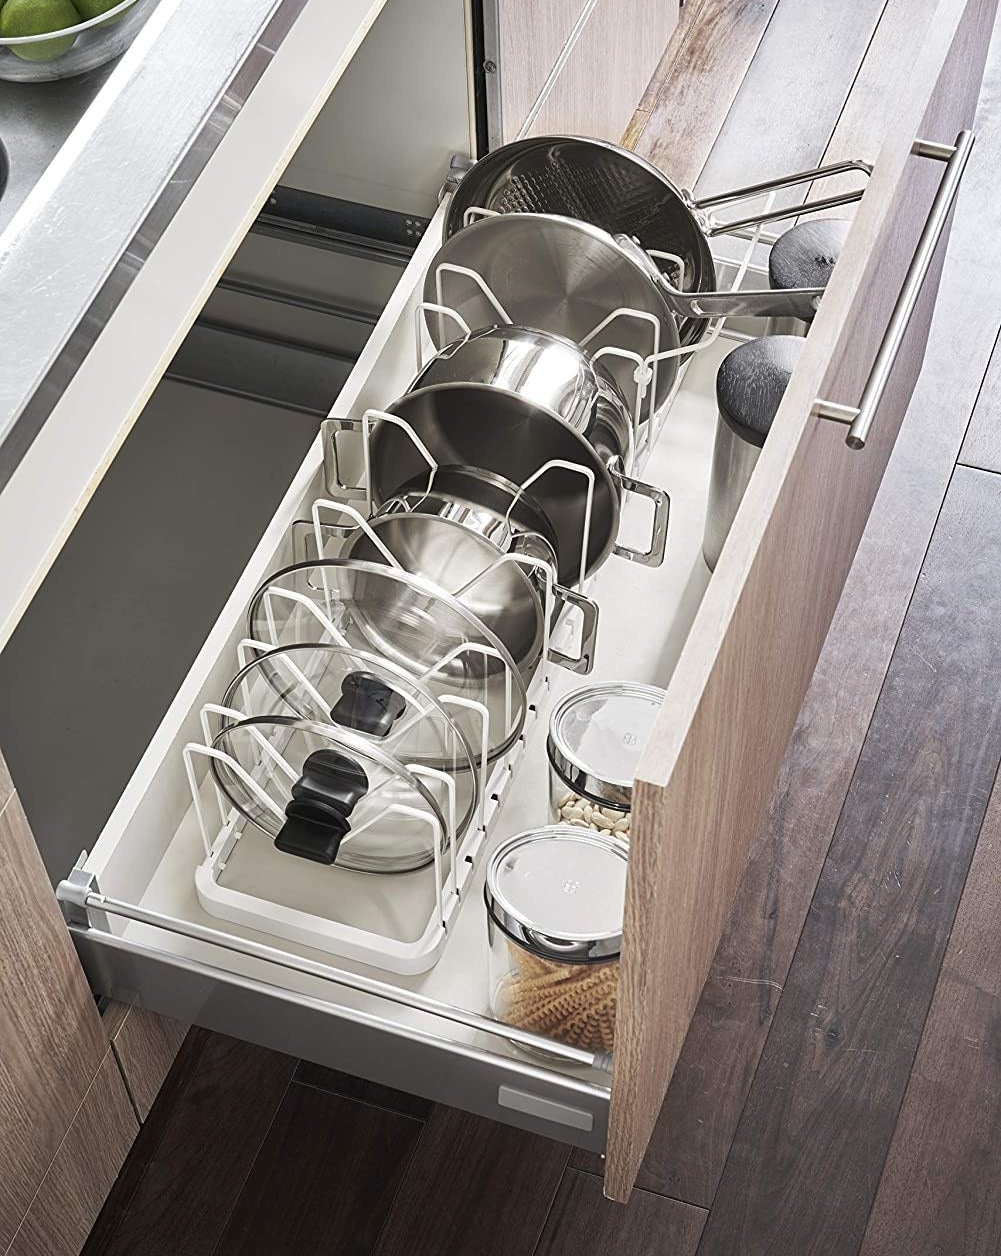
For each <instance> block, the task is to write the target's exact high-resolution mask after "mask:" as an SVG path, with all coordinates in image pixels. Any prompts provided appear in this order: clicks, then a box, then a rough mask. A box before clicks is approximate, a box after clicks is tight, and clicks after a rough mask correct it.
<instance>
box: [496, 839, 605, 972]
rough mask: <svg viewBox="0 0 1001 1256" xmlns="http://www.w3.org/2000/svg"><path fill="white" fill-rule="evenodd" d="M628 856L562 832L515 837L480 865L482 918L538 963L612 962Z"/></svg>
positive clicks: (601, 842)
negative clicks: (537, 957) (484, 915)
mask: <svg viewBox="0 0 1001 1256" xmlns="http://www.w3.org/2000/svg"><path fill="white" fill-rule="evenodd" d="M628 849H629V848H628V846H627V844H626V843H625V842H624V841H623V840H622V839H621V838H618V837H615V836H611V837H604V836H601V835H600V834H598V833H591V832H588V831H587V830H585V829H579V828H574V827H572V826H571V825H566V824H556V825H550V826H548V827H546V828H540V829H530V830H528V831H526V832H524V833H519V834H518V835H517V836H515V837H511V838H508V840H507V841H505V842H502V843H501V845H500V846H498V847H497V849H496V850H495V851H494V853H493V854H492V855H491V857H490V861H489V863H488V864H487V869H486V880H485V884H484V890H483V893H484V898H485V901H486V906H487V911H488V912H489V913H490V917H491V919H492V920H493V921H494V923H495V924H497V925H498V926H499V927H500V928H501V929H503V930H504V932H505V933H506V934H508V936H509V937H511V938H512V939H513V940H514V941H516V942H518V943H519V944H520V945H521V946H524V947H525V948H526V949H528V950H530V951H533V952H534V953H535V954H537V955H540V956H542V957H543V958H545V959H553V960H562V961H564V962H567V963H589V962H594V961H597V960H609V959H614V958H615V957H616V956H617V955H618V954H619V952H620V950H621V949H622V917H623V913H624V911H625V896H626V860H627V855H628Z"/></svg>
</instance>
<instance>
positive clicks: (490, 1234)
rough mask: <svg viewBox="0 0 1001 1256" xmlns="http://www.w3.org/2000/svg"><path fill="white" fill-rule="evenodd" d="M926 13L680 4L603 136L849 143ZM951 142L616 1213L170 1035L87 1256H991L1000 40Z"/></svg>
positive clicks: (535, 1159)
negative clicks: (970, 149)
mask: <svg viewBox="0 0 1001 1256" xmlns="http://www.w3.org/2000/svg"><path fill="white" fill-rule="evenodd" d="M928 11H929V4H928V2H927V0H921V2H920V3H914V4H909V3H903V2H902V0H861V2H860V3H859V4H858V5H841V4H833V3H829V2H828V0H822V2H821V3H818V4H817V5H813V4H811V5H808V6H807V5H802V4H800V5H797V4H796V3H795V0H755V2H754V3H743V0H740V3H737V4H733V3H730V4H719V3H717V2H716V0H688V3H687V4H686V5H685V7H684V9H683V10H682V17H683V20H682V24H681V26H680V27H679V29H678V32H677V33H676V35H675V36H674V38H673V39H672V42H671V45H670V46H669V47H668V49H667V51H666V53H665V56H664V58H663V60H662V62H661V66H660V69H659V70H658V73H657V75H656V76H655V79H654V81H653V83H652V84H651V87H650V89H649V90H648V92H647V94H646V96H645V97H644V100H643V101H642V102H641V107H640V110H639V111H638V113H637V117H636V119H634V122H633V125H632V127H631V129H630V133H629V137H628V138H629V140H630V142H631V143H634V144H635V145H636V147H637V150H638V151H639V152H641V153H642V154H643V155H645V156H647V157H649V158H651V159H652V160H654V161H656V162H658V163H659V164H662V165H663V167H664V168H665V169H667V170H668V171H669V172H670V173H671V174H672V175H673V176H674V177H675V178H676V179H677V181H679V182H681V183H686V182H687V183H695V182H696V181H698V180H699V176H700V175H701V176H702V179H701V187H703V188H704V189H705V190H706V191H709V190H715V189H716V188H717V187H718V186H719V187H722V186H727V185H728V184H734V183H737V182H741V181H747V180H750V179H752V178H755V177H757V176H759V175H763V174H768V173H772V172H774V171H776V170H780V169H783V168H791V167H792V166H794V165H796V164H797V163H799V164H809V163H811V162H817V161H820V160H821V159H823V157H824V155H825V153H826V154H828V155H830V156H835V155H836V156H842V155H845V154H846V153H847V152H854V151H856V150H857V151H860V152H861V151H863V150H864V149H865V147H866V145H871V144H872V126H873V121H874V119H875V118H877V117H878V113H879V111H880V110H882V109H886V108H892V100H893V84H892V80H891V79H889V78H888V77H887V67H888V66H890V65H893V64H896V65H898V66H901V67H902V72H903V73H906V62H907V56H908V55H909V54H908V50H909V49H913V47H914V46H916V43H918V42H920V24H921V22H923V20H924V17H925V16H926V15H927V12H928ZM766 115H767V116H766ZM977 133H978V140H977V146H976V148H975V150H974V157H973V159H972V161H971V164H970V167H969V170H968V174H967V178H966V182H965V186H964V191H963V193H962V196H961V198H960V201H959V204H958V207H957V211H956V218H955V223H954V227H953V233H952V244H951V245H950V249H949V255H948V259H947V263H946V268H945V272H944V277H943V281H942V288H941V294H940V298H939V304H938V307H937V312H936V317H935V322H934V325H933V329H932V335H931V339H930V343H929V349H928V355H927V360H926V364H925V369H924V372H923V374H922V377H921V380H920V382H919V385H918V389H917V391H916V393H915V396H914V400H913V402H912V405H911V407H910V410H909V412H908V415H907V418H906V420H905V423H904V427H903V430H902V432H901V436H900V439H899V441H898V445H897V449H896V451H895V453H894V456H893V459H892V460H891V463H890V467H889V470H888V472H887V476H886V479H885V481H884V485H883V488H882V490H881V492H880V496H879V498H878V500H877V503H876V507H875V509H874V512H873V515H872V518H871V520H870V525H869V528H868V530H867V532H866V535H865V538H864V539H863V542H862V545H861V547H860V550H859V554H858V557H857V559H856V562H855V566H854V567H853V570H852V575H851V577H850V580H849V583H848V586H847V588H846V591H845V596H844V598H843V599H842V602H841V605H840V607H839V610H838V614H837V617H836V619H835V622H834V626H833V628H832V630H831V634H830V636H829V638H828V642H827V645H826V646H825V650H824V654H823V656H822V658H821V661H820V664H819V665H818V668H817V671H816V674H815V677H814V681H813V685H812V687H811V690H810V693H809V695H808V698H807V701H806V703H805V704H804V708H803V711H802V714H801V716H800V720H799V723H798V725H797V727H796V731H795V733H794V736H793V739H792V741H791V743H790V747H789V751H788V753H787V756H786V761H785V764H784V766H783V770H782V773H781V776H780V778H779V780H778V782H777V784H776V787H775V791H774V794H773V799H772V805H771V811H770V816H769V821H768V824H767V826H766V827H765V829H764V830H763V832H762V834H761V835H760V838H759V841H758V843H757V846H756V849H755V852H754V854H753V856H752V859H751V861H750V864H749V866H748V869H747V872H746V874H745V877H744V881H743V884H742V886H741V889H740V892H739V895H738V898H737V901H736V903H735V905H734V908H733V911H732V913H731V916H730V920H729V923H728V926H727V930H726V933H725V935H724V938H723V940H722V942H721V944H720V948H719V951H718V953H717V956H716V961H715V963H714V966H713V971H712V974H711V976H710V979H709V981H708V982H707V985H706V988H705V991H704V993H703V997H702V1002H701V1004H700V1006H699V1009H698V1012H697V1014H696V1018H695V1021H694V1023H693V1025H692V1029H691V1031H690V1033H689V1036H688V1041H687V1042H686V1044H685V1050H684V1052H683V1054H682V1058H681V1061H680V1063H679V1066H678V1069H677V1071H676V1073H675V1076H674V1079H673V1081H672V1084H671V1087H670V1089H669V1091H668V1096H667V1100H666V1102H665V1105H664V1110H663V1112H662V1114H661V1119H660V1122H659V1124H658V1128H657V1132H656V1134H655V1137H654V1140H653V1143H652V1144H651V1147H650V1151H649V1153H648V1155H647V1159H646V1163H645V1165H644V1168H643V1171H642V1174H641V1177H640V1182H639V1189H638V1190H636V1191H635V1192H634V1194H633V1198H632V1200H631V1202H630V1203H629V1205H627V1206H625V1207H622V1206H619V1205H615V1204H611V1203H609V1202H608V1201H607V1200H605V1199H604V1198H603V1196H602V1194H601V1182H600V1178H599V1177H598V1176H597V1174H598V1173H600V1170H601V1165H600V1161H599V1160H598V1159H597V1158H596V1157H592V1156H588V1155H584V1154H581V1153H570V1152H568V1150H567V1149H566V1148H565V1147H562V1146H559V1145H556V1144H553V1143H549V1142H547V1141H545V1140H543V1139H540V1138H537V1137H534V1136H531V1135H528V1134H524V1133H520V1132H517V1131H514V1130H511V1129H508V1128H505V1127H501V1126H497V1125H492V1124H490V1123H488V1122H484V1121H482V1120H480V1119H478V1118H475V1117H472V1116H467V1115H465V1114H462V1113H459V1112H455V1111H453V1110H450V1109H447V1108H443V1107H440V1106H435V1105H431V1104H428V1103H426V1102H424V1101H423V1100H419V1099H414V1098H413V1097H412V1096H408V1095H404V1094H401V1093H400V1092H396V1091H393V1090H390V1089H388V1088H386V1087H377V1086H373V1085H371V1084H370V1083H366V1082H361V1081H359V1080H358V1079H355V1078H350V1077H346V1076H344V1075H343V1074H339V1073H334V1072H332V1071H330V1070H326V1069H322V1068H318V1067H317V1066H315V1065H311V1064H306V1063H297V1062H296V1061H293V1060H288V1059H286V1058H285V1057H282V1056H279V1055H275V1054H274V1053H272V1052H267V1051H262V1050H260V1049H258V1048H255V1047H250V1046H247V1045H245V1044H240V1043H234V1042H232V1041H231V1040H228V1039H224V1038H219V1037H217V1036H215V1035H210V1034H205V1033H203V1032H201V1031H192V1034H191V1035H190V1036H189V1038H188V1040H187V1042H186V1044H185V1046H184V1048H183V1050H182V1053H181V1056H180V1057H179V1059H178V1062H177V1064H176V1065H175V1067H174V1070H173V1071H172V1073H171V1076H170V1078H169V1079H168V1083H167V1085H166V1086H165V1088H164V1091H163V1092H162V1093H161V1097H160V1098H159V1099H158V1100H157V1102H156V1104H155V1105H154V1107H153V1110H152V1113H151V1115H150V1119H149V1121H148V1122H147V1124H146V1126H145V1127H144V1128H143V1130H142V1132H141V1134H140V1138H139V1140H138V1142H137V1144H136V1147H135V1149H134V1151H133V1154H132V1156H131V1157H130V1159H129V1161H128V1162H127V1163H126V1166H125V1168H124V1170H123V1172H122V1174H121V1176H120V1178H119V1181H118V1184H117V1186H116V1188H115V1190H114V1192H113V1193H112V1196H111V1198H110V1199H109V1201H108V1204H107V1206H106V1208H105V1210H104V1212H103V1213H102V1216H101V1218H100V1220H99V1222H98V1225H97V1226H96V1227H95V1230H94V1232H93V1233H92V1235H91V1238H90V1241H89V1243H88V1246H87V1248H86V1249H85V1250H86V1256H105V1254H108V1256H131V1254H132V1253H135V1254H136V1256H140V1254H142V1256H146V1254H147V1253H149V1254H150V1256H157V1253H161V1252H162V1253H167V1252H172V1253H173V1252H177V1253H180V1254H181V1256H203V1254H204V1256H208V1254H209V1253H219V1254H220V1256H235V1253H238V1252H239V1253H241V1254H242V1253H250V1254H252V1256H253V1254H256V1253H269V1254H270V1253H276V1254H279V1256H286V1254H288V1256H291V1254H292V1253H295V1254H296V1256H299V1253H302V1254H303V1256H305V1254H307V1253H309V1254H310V1256H312V1253H324V1252H331V1253H334V1252H336V1253H342V1252H345V1253H351V1254H352V1256H354V1254H357V1256H370V1254H371V1256H402V1254H403V1253H406V1256H459V1254H461V1256H467V1254H468V1256H494V1253H498V1254H499V1253H504V1256H571V1254H573V1256H611V1254H612V1253H615V1254H616V1256H654V1254H656V1256H764V1253H766V1252H767V1253H768V1254H769V1256H819V1254H821V1253H822V1254H824V1256H827V1254H831V1256H835V1254H836V1256H855V1254H856V1253H859V1252H861V1253H862V1256H932V1253H936V1254H940V1256H988V1253H991V1254H993V1253H996V1252H998V1251H999V1250H1001V1186H999V1185H998V1183H999V1181H1001V1028H999V1026H1001V1003H999V1000H1001V977H999V976H998V974H999V973H1001V943H999V941H998V936H999V931H998V919H999V914H1001V898H999V890H998V885H999V878H1001V867H999V861H1001V855H999V851H1001V785H998V784H997V782H996V773H997V768H998V762H999V758H1001V697H999V694H1001V683H999V682H1001V575H999V574H998V573H999V572H1001V441H999V439H998V436H997V433H998V432H999V431H1001V349H999V348H998V342H999V332H1001V287H999V286H998V285H997V284H996V280H995V278H994V276H995V274H996V271H997V269H998V267H999V266H1001V243H999V242H998V241H997V240H995V238H994V235H992V233H990V232H989V231H985V230H984V223H985V222H986V221H988V219H989V217H990V215H991V213H993V212H995V192H994V183H995V181H996V176H995V172H996V170H997V167H998V163H999V162H1001V38H998V37H996V38H995V40H994V45H993V47H992V50H991V54H990V58H989V63H988V72H987V81H986V83H985V88H984V92H983V95H982V97H981V108H980V114H979V116H978V121H977ZM866 155H869V154H868V152H867V153H866ZM995 234H996V233H995ZM964 438H965V441H964ZM957 461H958V462H959V464H960V465H959V466H958V468H957V465H956V464H957Z"/></svg>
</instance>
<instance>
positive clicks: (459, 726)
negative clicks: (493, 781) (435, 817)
mask: <svg viewBox="0 0 1001 1256" xmlns="http://www.w3.org/2000/svg"><path fill="white" fill-rule="evenodd" d="M241 648H242V650H243V652H244V655H245V656H247V655H254V656H255V657H251V658H250V661H249V662H247V663H246V665H245V666H244V667H243V669H242V670H241V671H240V672H238V673H237V675H236V676H234V677H233V680H232V681H231V682H230V685H229V688H228V689H227V690H226V694H225V697H224V699H223V703H222V705H223V706H224V707H227V708H229V709H233V710H235V711H237V712H239V713H241V714H243V715H245V716H249V715H258V716H261V715H267V716H271V715H283V716H295V717H297V718H299V719H304V720H312V721H315V722H317V723H321V724H327V723H330V724H334V725H336V726H337V727H338V728H341V729H345V730H347V731H348V732H351V733H354V734H356V735H358V736H359V737H362V738H364V739H365V740H371V741H373V742H374V743H376V744H377V745H379V746H381V747H382V749H384V750H385V751H387V752H388V753H389V754H391V755H393V756H394V757H395V758H396V759H399V760H400V761H401V762H403V763H410V764H418V765H420V766H421V767H424V768H435V769H437V770H438V771H441V772H447V773H448V774H449V775H450V776H452V777H453V778H454V783H455V801H456V830H457V835H461V834H462V833H464V832H465V830H466V828H467V826H468V825H469V823H470V821H471V819H472V817H473V814H474V812H475V810H476V807H477V805H478V803H479V801H480V772H479V770H478V757H479V756H478V755H477V747H476V746H474V744H473V743H472V742H471V741H470V739H469V735H468V733H467V730H466V727H465V725H464V724H463V722H461V721H460V720H458V719H457V718H456V715H457V714H458V713H459V712H460V711H461V712H462V713H463V714H465V712H466V708H465V707H464V706H463V707H460V706H457V705H454V703H453V700H452V699H450V698H449V697H448V696H447V695H446V696H445V697H444V698H439V697H438V696H436V695H435V694H433V693H431V691H430V690H429V689H428V688H427V687H426V686H425V685H424V684H423V683H422V682H421V681H420V680H418V679H416V678H415V677H413V676H411V675H409V674H408V673H407V672H406V671H404V669H403V668H401V667H400V666H399V665H398V664H395V663H391V662H389V660H387V659H380V658H379V656H378V655H376V654H373V653H371V652H370V651H367V650H356V649H352V648H350V647H348V646H342V645H335V644H333V643H332V642H324V641H316V642H301V643H300V644H298V645H290V646H278V647H275V648H273V649H270V648H269V647H268V646H267V645H266V644H265V643H263V642H253V641H244V642H243V643H242V647H241Z"/></svg>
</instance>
